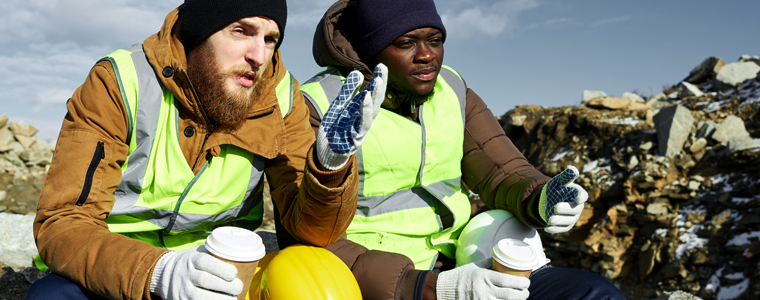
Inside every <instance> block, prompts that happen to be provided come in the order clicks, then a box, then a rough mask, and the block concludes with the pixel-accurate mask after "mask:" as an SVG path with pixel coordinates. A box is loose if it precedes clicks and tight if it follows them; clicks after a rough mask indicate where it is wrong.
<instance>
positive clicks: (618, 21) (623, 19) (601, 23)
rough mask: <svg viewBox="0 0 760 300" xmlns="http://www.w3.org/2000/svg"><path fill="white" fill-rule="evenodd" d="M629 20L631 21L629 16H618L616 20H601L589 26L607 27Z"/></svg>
mask: <svg viewBox="0 0 760 300" xmlns="http://www.w3.org/2000/svg"><path fill="white" fill-rule="evenodd" d="M630 19H631V16H620V17H616V18H609V19H602V20H598V21H594V22H592V23H591V26H594V27H599V26H603V25H609V24H613V23H622V22H625V21H628V20H630Z"/></svg>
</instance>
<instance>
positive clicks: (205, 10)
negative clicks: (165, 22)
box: [180, 0, 288, 53]
mask: <svg viewBox="0 0 760 300" xmlns="http://www.w3.org/2000/svg"><path fill="white" fill-rule="evenodd" d="M180 13H181V15H180V18H181V20H182V25H180V26H181V28H180V35H181V37H182V44H183V45H184V46H185V52H187V53H190V51H192V50H193V49H195V47H197V46H198V45H200V44H201V43H203V41H205V40H206V39H207V38H208V37H209V36H211V35H212V34H214V33H215V32H217V31H219V30H220V29H222V28H224V27H225V26H227V25H229V24H230V23H232V22H235V21H237V20H240V19H242V18H247V17H253V16H262V17H267V18H270V19H272V20H274V21H275V22H276V23H277V28H278V29H279V30H280V40H279V41H277V45H275V48H274V50H275V51H277V48H279V47H280V44H282V40H283V39H284V37H285V22H286V21H287V19H288V7H287V4H286V3H285V0H185V5H184V7H183V8H182V11H181V12H180Z"/></svg>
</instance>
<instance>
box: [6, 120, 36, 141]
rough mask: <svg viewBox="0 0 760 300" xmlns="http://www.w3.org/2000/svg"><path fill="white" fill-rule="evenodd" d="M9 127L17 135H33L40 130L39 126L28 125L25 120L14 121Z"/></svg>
mask: <svg viewBox="0 0 760 300" xmlns="http://www.w3.org/2000/svg"><path fill="white" fill-rule="evenodd" d="M8 128H10V129H11V131H13V134H14V135H16V136H28V137H31V136H33V135H34V134H35V133H37V131H38V129H37V127H34V126H32V125H27V124H26V123H24V121H18V122H12V123H10V124H8Z"/></svg>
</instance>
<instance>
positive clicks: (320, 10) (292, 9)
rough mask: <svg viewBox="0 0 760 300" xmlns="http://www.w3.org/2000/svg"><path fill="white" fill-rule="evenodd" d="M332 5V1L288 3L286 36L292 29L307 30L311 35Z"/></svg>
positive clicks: (306, 0)
mask: <svg viewBox="0 0 760 300" xmlns="http://www.w3.org/2000/svg"><path fill="white" fill-rule="evenodd" d="M334 3H335V1H334V0H295V1H292V0H291V1H288V25H287V27H288V29H286V34H287V31H290V30H294V29H295V30H308V31H309V32H312V33H313V30H314V28H315V27H316V26H317V23H319V20H321V19H322V16H323V15H324V14H325V12H326V11H327V9H328V8H330V6H332V5H333V4H334ZM294 27H295V28H294Z"/></svg>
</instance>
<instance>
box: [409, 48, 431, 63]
mask: <svg viewBox="0 0 760 300" xmlns="http://www.w3.org/2000/svg"><path fill="white" fill-rule="evenodd" d="M433 59H435V53H433V51H431V50H430V47H429V46H428V45H425V44H422V45H421V46H420V47H417V52H416V53H415V54H414V60H415V62H417V63H429V62H431V61H432V60H433Z"/></svg>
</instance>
